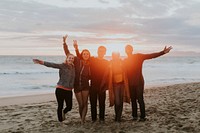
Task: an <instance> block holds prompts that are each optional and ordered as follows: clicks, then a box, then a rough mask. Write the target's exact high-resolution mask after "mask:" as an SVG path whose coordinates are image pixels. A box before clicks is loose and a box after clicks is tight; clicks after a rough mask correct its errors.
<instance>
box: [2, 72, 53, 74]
mask: <svg viewBox="0 0 200 133" xmlns="http://www.w3.org/2000/svg"><path fill="white" fill-rule="evenodd" d="M51 73H57V72H0V75H29V74H51Z"/></svg>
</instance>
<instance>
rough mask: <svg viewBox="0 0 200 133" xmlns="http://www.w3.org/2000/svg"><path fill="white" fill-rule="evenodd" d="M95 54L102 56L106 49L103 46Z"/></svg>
mask: <svg viewBox="0 0 200 133" xmlns="http://www.w3.org/2000/svg"><path fill="white" fill-rule="evenodd" d="M97 54H98V57H99V58H103V57H104V55H105V54H106V50H105V49H104V48H99V49H98V51H97Z"/></svg>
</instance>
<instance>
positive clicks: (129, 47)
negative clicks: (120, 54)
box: [125, 45, 133, 55]
mask: <svg viewBox="0 0 200 133" xmlns="http://www.w3.org/2000/svg"><path fill="white" fill-rule="evenodd" d="M125 51H126V54H127V55H130V54H132V52H133V47H132V46H131V45H127V46H126V48H125Z"/></svg>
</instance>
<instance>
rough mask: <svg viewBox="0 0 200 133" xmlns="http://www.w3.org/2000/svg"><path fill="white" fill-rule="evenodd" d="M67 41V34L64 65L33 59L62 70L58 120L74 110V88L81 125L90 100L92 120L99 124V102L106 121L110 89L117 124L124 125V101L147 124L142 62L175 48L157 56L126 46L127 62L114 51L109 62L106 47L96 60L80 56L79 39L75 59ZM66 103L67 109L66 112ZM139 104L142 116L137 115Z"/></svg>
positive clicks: (86, 53) (101, 117)
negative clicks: (138, 51)
mask: <svg viewBox="0 0 200 133" xmlns="http://www.w3.org/2000/svg"><path fill="white" fill-rule="evenodd" d="M67 38H68V36H67V35H66V36H64V37H63V49H64V52H65V55H66V60H65V62H64V63H61V64H57V63H51V62H46V61H43V60H39V59H33V62H34V63H36V64H41V65H44V66H47V67H51V68H56V69H59V77H60V78H59V81H58V83H57V86H56V90H55V95H56V99H57V103H58V108H57V117H58V120H59V121H60V122H62V121H64V120H65V114H66V113H67V112H69V111H70V110H71V109H72V104H73V102H72V97H73V93H72V90H73V89H74V93H75V96H76V99H77V102H78V105H79V114H80V118H81V123H82V124H84V123H85V117H86V114H87V110H88V98H89V100H90V105H91V118H92V121H93V122H95V121H97V102H98V103H99V104H98V105H99V120H100V121H105V100H106V90H108V94H109V102H110V106H114V110H115V121H116V122H121V116H122V111H123V102H127V103H131V105H132V119H133V120H138V119H139V121H145V120H146V113H145V103H144V97H143V92H144V78H143V74H142V65H143V62H144V61H145V60H148V59H152V58H157V57H159V56H162V55H164V54H166V53H168V52H169V51H170V50H171V49H172V47H171V46H170V47H165V48H164V49H163V50H162V51H160V52H157V53H151V54H133V47H132V46H131V45H126V47H125V52H126V54H127V57H126V58H125V59H124V60H122V59H121V58H120V53H118V52H113V53H112V59H111V60H110V61H108V60H106V59H105V58H104V56H105V54H106V47H104V46H99V47H98V51H97V55H98V56H97V57H93V56H91V55H90V51H89V50H87V49H84V50H82V52H81V53H80V52H79V49H78V44H77V41H76V40H74V41H73V46H74V49H75V52H76V56H74V55H73V54H71V53H70V51H69V49H68V45H67V43H66V41H67ZM64 101H65V103H66V107H65V108H64V109H63V105H64ZM138 104H139V109H140V116H138V112H137V109H138Z"/></svg>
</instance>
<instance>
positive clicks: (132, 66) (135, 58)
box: [124, 45, 172, 121]
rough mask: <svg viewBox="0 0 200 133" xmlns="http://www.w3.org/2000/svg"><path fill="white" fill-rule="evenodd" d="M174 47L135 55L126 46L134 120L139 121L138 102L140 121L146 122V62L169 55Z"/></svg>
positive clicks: (126, 62)
mask: <svg viewBox="0 0 200 133" xmlns="http://www.w3.org/2000/svg"><path fill="white" fill-rule="evenodd" d="M171 49H172V47H171V46H170V47H165V48H164V49H163V50H162V51H160V52H157V53H151V54H133V47H132V46H131V45H126V47H125V52H126V54H127V56H128V57H127V58H126V59H125V60H124V63H125V68H126V71H127V74H128V82H129V89H130V97H131V103H132V117H133V120H137V119H138V115H137V102H138V103H139V107H140V119H139V121H145V120H146V113H145V103H144V97H143V92H144V78H143V74H142V65H143V62H144V61H145V60H149V59H153V58H157V57H159V56H162V55H164V54H167V53H169V51H170V50H171Z"/></svg>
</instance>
